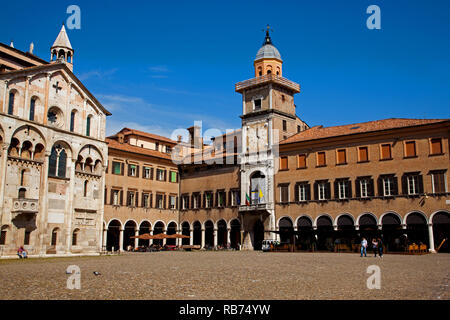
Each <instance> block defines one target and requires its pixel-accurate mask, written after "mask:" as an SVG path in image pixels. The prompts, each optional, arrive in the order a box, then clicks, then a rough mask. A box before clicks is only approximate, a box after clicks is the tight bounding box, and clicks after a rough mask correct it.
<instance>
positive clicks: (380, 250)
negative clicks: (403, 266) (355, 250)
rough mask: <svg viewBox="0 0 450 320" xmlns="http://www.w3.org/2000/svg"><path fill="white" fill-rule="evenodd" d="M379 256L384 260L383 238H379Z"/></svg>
mask: <svg viewBox="0 0 450 320" xmlns="http://www.w3.org/2000/svg"><path fill="white" fill-rule="evenodd" d="M378 254H379V256H380V258H383V241H381V238H378Z"/></svg>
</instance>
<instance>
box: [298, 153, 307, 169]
mask: <svg viewBox="0 0 450 320" xmlns="http://www.w3.org/2000/svg"><path fill="white" fill-rule="evenodd" d="M297 168H299V169H304V168H306V155H305V154H299V155H298V156H297Z"/></svg>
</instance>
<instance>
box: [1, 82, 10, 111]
mask: <svg viewBox="0 0 450 320" xmlns="http://www.w3.org/2000/svg"><path fill="white" fill-rule="evenodd" d="M8 83H9V80H5V87H4V90H5V91H4V92H3V107H2V110H3V112H4V113H8V110H6V108H7V105H6V97H8Z"/></svg>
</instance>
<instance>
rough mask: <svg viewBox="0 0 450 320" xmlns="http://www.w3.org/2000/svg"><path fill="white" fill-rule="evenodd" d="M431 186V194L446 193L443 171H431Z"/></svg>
mask: <svg viewBox="0 0 450 320" xmlns="http://www.w3.org/2000/svg"><path fill="white" fill-rule="evenodd" d="M430 173H431V184H432V185H433V193H445V192H447V184H446V179H445V170H436V171H431V172H430Z"/></svg>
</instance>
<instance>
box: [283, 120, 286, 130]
mask: <svg viewBox="0 0 450 320" xmlns="http://www.w3.org/2000/svg"><path fill="white" fill-rule="evenodd" d="M283 131H287V121H286V120H283Z"/></svg>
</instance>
